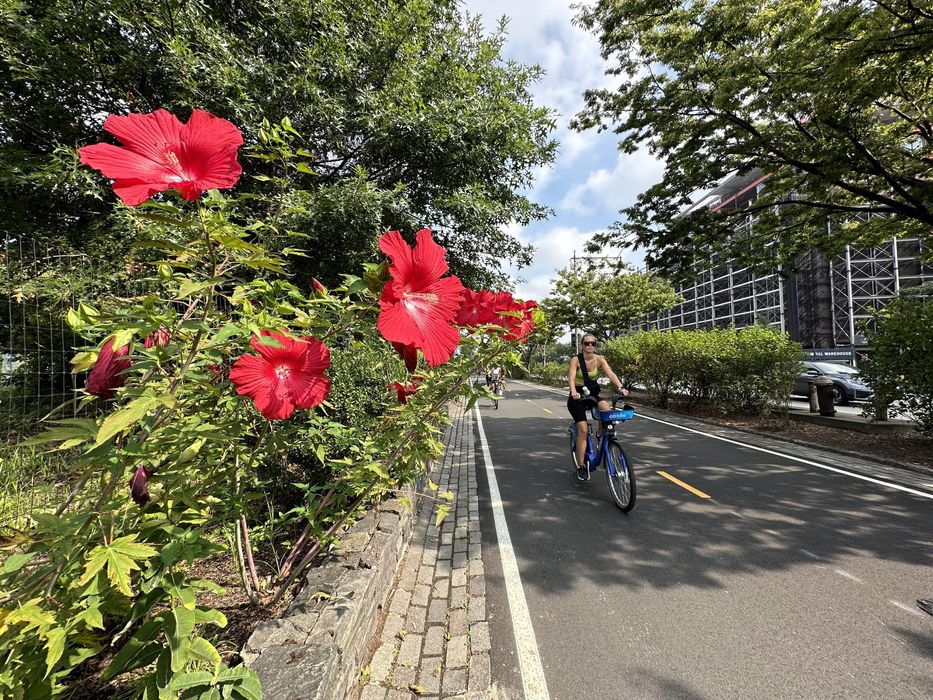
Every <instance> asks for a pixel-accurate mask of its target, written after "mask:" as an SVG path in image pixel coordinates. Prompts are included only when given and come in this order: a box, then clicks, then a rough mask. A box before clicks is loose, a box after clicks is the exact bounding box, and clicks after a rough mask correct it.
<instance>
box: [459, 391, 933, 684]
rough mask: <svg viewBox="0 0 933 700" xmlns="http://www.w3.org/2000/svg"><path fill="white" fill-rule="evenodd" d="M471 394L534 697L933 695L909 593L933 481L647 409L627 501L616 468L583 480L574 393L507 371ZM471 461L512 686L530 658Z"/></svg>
mask: <svg viewBox="0 0 933 700" xmlns="http://www.w3.org/2000/svg"><path fill="white" fill-rule="evenodd" d="M477 410H478V412H479V414H480V418H481V420H482V428H480V427H479V426H477V433H478V434H479V433H480V432H482V435H478V436H477V437H478V442H477V445H479V444H480V442H481V441H482V440H483V439H485V441H486V442H487V443H488V455H489V457H490V458H491V461H492V465H494V475H495V482H496V483H495V487H496V489H497V490H498V492H499V494H500V498H501V505H502V512H503V513H504V516H505V521H506V522H507V526H508V530H509V532H510V534H511V547H512V548H513V550H514V557H515V561H516V563H517V568H518V571H519V573H520V592H521V593H522V594H523V598H524V600H525V601H527V608H528V612H529V618H530V623H531V626H532V627H533V634H534V639H535V640H536V644H535V645H534V646H536V648H537V654H538V657H539V659H540V664H541V668H543V671H544V677H545V679H546V684H547V691H546V693H545V692H543V689H541V688H539V689H538V691H539V692H537V693H534V692H533V693H530V694H529V695H528V697H536V698H547V697H550V698H567V699H578V698H579V699H588V698H593V699H602V698H689V699H700V698H704V699H705V698H879V697H881V698H930V697H933V617H930V616H929V615H927V614H925V613H923V612H920V611H919V610H918V609H917V608H916V605H915V601H916V599H917V598H933V500H931V498H928V497H925V496H924V495H919V494H914V493H909V492H907V491H898V490H895V489H894V488H890V487H887V486H883V485H879V484H876V483H871V482H869V481H864V480H861V479H858V478H855V477H853V476H849V475H847V474H844V473H837V472H833V471H827V470H824V469H821V468H818V467H815V466H810V465H807V464H803V463H800V462H795V461H793V460H791V459H788V458H786V457H783V456H781V455H779V454H773V453H770V452H762V451H756V450H754V449H751V448H749V447H744V446H741V445H737V444H732V443H730V442H725V441H722V440H718V439H715V438H714V437H708V436H704V435H702V434H699V433H696V432H688V431H685V430H683V429H682V428H681V427H678V426H674V425H668V424H665V423H662V422H658V421H656V420H650V419H648V418H647V417H644V416H639V417H637V418H636V420H634V421H632V422H630V423H627V424H625V425H624V426H623V427H622V428H621V429H620V434H621V435H622V437H623V439H624V444H625V445H626V451H627V453H629V457H630V459H631V460H632V462H633V463H634V465H635V468H636V474H637V479H638V481H637V487H638V497H637V503H636V506H635V508H634V510H633V511H632V512H631V513H630V514H628V515H626V514H623V513H621V512H620V511H619V510H618V509H617V508H616V507H615V506H614V505H613V504H612V502H611V501H610V498H609V494H608V490H607V486H606V483H605V478H604V476H603V472H602V471H598V472H596V473H594V475H593V479H592V481H590V482H587V483H579V482H577V481H576V480H575V479H574V478H573V476H572V473H571V470H570V462H569V459H570V458H569V454H568V445H567V435H566V430H567V426H568V423H569V415H568V414H567V412H566V407H565V398H564V396H563V395H561V394H559V393H555V392H553V391H551V390H548V389H545V388H542V387H537V386H534V385H530V384H524V383H521V382H516V381H513V382H510V383H509V385H508V391H507V398H506V399H505V400H503V401H501V402H500V406H499V409H498V410H493V408H492V406H491V405H489V402H488V401H480V403H479V404H478V409H477ZM740 435H741V434H740ZM736 439H737V440H739V441H745V442H748V441H753V440H755V438H754V436H749V435H742V436H741V437H739V438H736ZM794 449H797V448H794V447H793V446H788V447H787V448H786V451H787V454H788V455H791V456H794V455H797V456H799V454H800V453H797V452H793V451H792V450H794ZM806 456H807V457H808V458H809V459H810V460H815V461H818V462H820V463H823V462H824V458H825V464H827V465H830V464H834V465H837V466H842V467H844V466H845V461H846V460H845V459H844V458H840V457H839V455H835V456H831V455H828V454H827V455H819V454H818V455H816V456H814V455H813V454H812V453H810V454H807V455H806ZM476 459H477V469H478V471H479V472H480V474H481V477H480V486H481V498H482V500H483V512H482V519H483V533H484V538H485V540H486V541H485V542H484V549H483V552H484V562H485V565H486V576H487V582H488V583H487V585H488V588H487V605H488V606H489V616H490V620H491V622H490V625H491V627H490V629H491V634H492V642H493V653H492V659H493V678H494V681H495V683H496V685H497V687H498V689H499V695H500V697H502V698H507V699H512V700H514V699H516V698H521V697H524V696H525V694H524V693H523V691H522V687H523V686H522V678H521V667H522V663H525V664H526V666H527V667H528V668H532V667H533V665H532V661H531V660H528V655H527V654H526V653H524V652H523V653H521V654H519V653H517V651H516V643H515V632H514V631H513V627H514V624H515V622H516V620H515V619H513V615H512V614H511V612H512V609H511V608H510V603H509V600H508V597H507V585H506V582H505V580H504V578H503V561H504V560H505V559H506V558H507V557H503V556H500V553H501V552H500V548H499V547H497V543H498V541H499V540H504V537H501V536H499V537H497V530H496V526H495V521H494V518H493V511H492V508H491V501H490V486H491V484H490V483H489V482H488V481H486V479H485V477H484V468H485V465H484V462H485V460H484V459H483V458H482V457H481V456H480V455H479V454H477V458H476ZM659 471H666V472H667V473H669V474H670V475H672V476H674V477H676V478H678V479H679V480H681V481H682V482H683V483H684V484H686V485H688V486H690V487H692V488H694V489H696V490H698V491H699V492H701V493H703V494H705V495H708V496H709V498H701V497H700V496H698V495H696V494H695V493H694V492H691V491H689V490H687V489H686V488H684V487H683V486H680V485H678V484H676V483H674V482H673V481H670V480H668V479H666V478H664V477H662V476H661V475H659V473H658V472H659ZM917 481H918V480H917V479H914V483H913V488H914V489H918V487H917V485H916V484H917ZM920 482H922V480H920ZM483 488H485V491H483ZM919 490H926V491H927V492H928V493H927V495H929V496H933V484H929V488H928V489H924V488H923V485H922V483H921V486H920V488H919ZM503 551H504V550H503ZM507 569H508V567H506V571H507ZM513 606H514V603H513ZM518 617H520V616H516V619H517V618H518ZM519 622H520V621H519ZM519 636H520V637H521V634H520V635H519ZM526 647H527V644H526V645H524V646H522V647H521V648H522V649H525V648H526Z"/></svg>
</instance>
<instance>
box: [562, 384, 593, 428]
mask: <svg viewBox="0 0 933 700" xmlns="http://www.w3.org/2000/svg"><path fill="white" fill-rule="evenodd" d="M581 389H583V387H582V386H578V387H577V393H578V394H579V393H580V390H581ZM590 396H592V397H593V398H596V399H598V398H599V390H596V391H591V392H590ZM592 407H593V402H592V401H589V400H586V401H584V400H583V399H582V398H580V399H575V398H573V396H568V397H567V410H568V411H570V415H571V416H572V417H573V422H574V423H580V422H585V421H586V420H587V418H588V414H589V410H590V409H591V408H592Z"/></svg>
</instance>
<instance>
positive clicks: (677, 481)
mask: <svg viewBox="0 0 933 700" xmlns="http://www.w3.org/2000/svg"><path fill="white" fill-rule="evenodd" d="M658 474H660V475H661V476H663V477H664V478H665V479H669V480H670V481H673V482H674V483H675V484H677V485H678V486H680V487H682V488H685V489H687V490H688V491H689V492H690V493H692V494H694V495H696V496H699V497H700V498H711V496H710V495H709V494H706V493H703V492H702V491H700V489H695V488H693V487H692V486H691V485H690V484H685V483H684V482H683V481H681V480H680V479H678V478H677V477H676V476H671V475H670V474H668V473H667V472H661V471H659V472H658Z"/></svg>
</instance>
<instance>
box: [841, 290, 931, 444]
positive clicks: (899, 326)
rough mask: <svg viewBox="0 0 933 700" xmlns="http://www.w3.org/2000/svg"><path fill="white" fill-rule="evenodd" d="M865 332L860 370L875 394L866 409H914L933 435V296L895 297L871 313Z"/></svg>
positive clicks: (896, 412) (896, 411) (925, 429)
mask: <svg viewBox="0 0 933 700" xmlns="http://www.w3.org/2000/svg"><path fill="white" fill-rule="evenodd" d="M865 336H866V338H867V339H868V347H869V355H868V361H867V362H865V363H864V364H863V365H862V366H861V367H860V368H859V370H860V372H861V374H862V378H863V379H864V380H865V382H866V383H867V384H868V385H869V386H870V387H871V388H872V389H873V390H874V392H875V394H874V396H873V398H872V401H871V404H870V406H869V408H868V410H869V411H871V412H872V413H875V412H878V411H880V410H881V409H884V408H889V410H890V411H891V412H892V413H894V415H903V414H906V413H910V414H912V415H913V416H914V417H915V418H916V419H917V422H918V423H919V425H920V430H921V431H923V432H924V433H927V434H933V298H930V297H926V298H922V297H919V296H917V297H903V298H900V299H895V300H894V301H892V302H891V303H890V304H888V305H887V306H886V307H885V308H884V309H883V310H881V311H876V312H875V313H874V314H873V318H872V323H871V324H870V325H868V326H867V327H866V328H865ZM894 401H896V402H898V405H897V406H891V403H892V402H894Z"/></svg>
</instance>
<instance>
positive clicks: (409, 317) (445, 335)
mask: <svg viewBox="0 0 933 700" xmlns="http://www.w3.org/2000/svg"><path fill="white" fill-rule="evenodd" d="M379 249H380V250H381V251H382V252H383V253H385V254H386V255H388V256H389V258H390V260H391V261H392V262H391V264H390V265H389V272H390V273H391V275H392V277H391V279H389V281H388V282H386V285H385V287H383V289H382V297H381V298H380V299H379V306H380V307H381V311H380V312H379V322H378V325H379V331H380V332H381V333H382V335H383V337H384V338H385V339H386V340H388V341H390V342H393V343H402V344H404V345H413V346H415V347H416V348H419V349H420V350H421V351H422V352H423V353H424V359H426V360H427V361H428V364H430V365H431V366H432V367H436V366H438V365H440V364H443V363H445V362H447V360H449V359H450V358H451V357H452V356H453V354H454V351H455V350H456V349H457V344H458V343H459V342H460V333H459V332H458V331H457V329H456V328H455V327H454V325H453V321H454V317H455V316H456V315H457V311H459V309H460V305H461V303H462V300H463V290H464V287H463V285H462V284H461V283H460V280H459V279H457V278H456V277H454V276H453V275H451V276H450V277H444V276H443V275H444V273H445V272H447V261H446V260H445V259H444V254H445V253H446V251H445V250H444V249H443V248H442V247H441V246H439V245H438V244H437V243H435V242H434V239H433V238H431V231H430V230H429V229H426V228H425V229H421V230H420V231H418V237H417V241H416V243H415V247H414V248H411V247H410V246H409V245H408V244H407V243H405V239H403V238H402V235H401V234H400V233H399V232H398V231H389V232H388V233H386V234H383V236H382V237H381V238H380V239H379Z"/></svg>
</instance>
